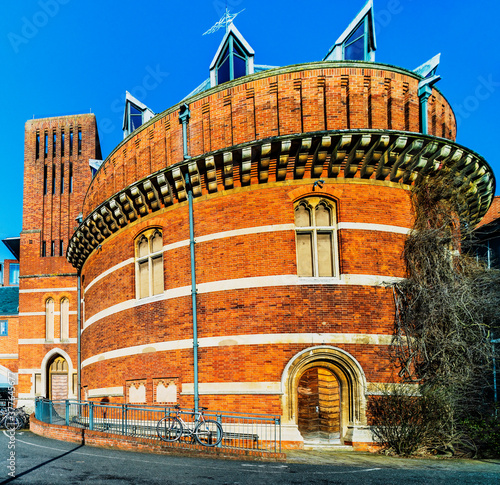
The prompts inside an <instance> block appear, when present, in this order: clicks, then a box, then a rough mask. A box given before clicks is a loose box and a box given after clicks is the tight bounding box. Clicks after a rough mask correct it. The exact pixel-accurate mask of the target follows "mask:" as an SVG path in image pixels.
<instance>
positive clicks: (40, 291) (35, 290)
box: [19, 287, 78, 293]
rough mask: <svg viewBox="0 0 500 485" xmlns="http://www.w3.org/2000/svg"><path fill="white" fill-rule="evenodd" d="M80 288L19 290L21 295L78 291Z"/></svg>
mask: <svg viewBox="0 0 500 485" xmlns="http://www.w3.org/2000/svg"><path fill="white" fill-rule="evenodd" d="M77 290H78V288H76V287H75V288H32V289H29V290H19V293H54V292H57V291H77Z"/></svg>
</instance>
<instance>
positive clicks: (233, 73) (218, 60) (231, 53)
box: [210, 24, 255, 87]
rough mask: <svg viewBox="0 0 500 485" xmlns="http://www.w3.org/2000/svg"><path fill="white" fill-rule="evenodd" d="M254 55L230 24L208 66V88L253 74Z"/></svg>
mask: <svg viewBox="0 0 500 485" xmlns="http://www.w3.org/2000/svg"><path fill="white" fill-rule="evenodd" d="M254 55H255V52H254V50H253V49H252V48H251V47H250V45H249V44H248V42H247V41H246V40H245V38H244V37H243V36H242V35H241V34H240V32H239V31H238V29H237V28H236V27H235V26H234V24H230V25H229V26H228V29H227V32H226V35H225V36H224V38H223V39H222V42H221V43H220V45H219V48H218V49H217V52H216V53H215V56H214V58H213V60H212V63H211V64H210V86H211V87H214V86H217V85H218V84H222V83H225V82H228V81H232V80H233V79H238V78H239V77H243V76H246V75H247V74H253V72H254V63H253V59H254Z"/></svg>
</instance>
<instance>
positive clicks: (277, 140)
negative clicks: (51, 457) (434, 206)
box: [68, 29, 494, 447]
mask: <svg viewBox="0 0 500 485" xmlns="http://www.w3.org/2000/svg"><path fill="white" fill-rule="evenodd" d="M235 31H236V29H229V33H228V34H226V37H227V38H230V37H231V33H233V34H234V32H235ZM236 32H237V31H236ZM237 34H239V33H237ZM234 35H235V37H234V39H236V40H234V39H233V41H234V45H237V46H239V48H240V50H242V51H243V50H244V49H243V48H244V47H245V45H244V44H243V42H242V41H241V40H240V44H238V43H237V41H238V39H239V38H238V35H236V34H234ZM226 37H225V39H226ZM226 41H227V39H226ZM221 45H222V44H221ZM232 45H233V44H231V46H232ZM234 49H235V50H234V52H235V54H234V55H235V56H236V55H237V54H236V53H237V52H239V51H238V50H237V48H234ZM346 49H347V48H346ZM220 51H223V49H220ZM346 52H347V50H346ZM250 54H251V51H250V50H249V49H247V51H246V57H245V56H243V57H245V60H246V61H247V62H249V59H250V57H251V56H250ZM252 62H253V61H252ZM233 64H234V65H233ZM233 64H232V65H231V69H234V73H233V77H231V76H230V74H231V72H232V71H231V72H230V74H229V76H230V79H229V80H228V81H227V82H222V83H221V82H217V79H218V78H217V76H219V81H220V80H223V81H224V80H225V79H224V76H225V75H226V73H225V71H223V69H225V67H224V64H223V60H222V61H220V62H219V61H217V60H214V63H213V66H212V68H213V69H215V74H214V76H212V81H211V84H212V87H209V88H208V89H205V90H200V92H195V93H194V94H193V95H192V96H190V97H188V98H186V99H185V100H183V101H182V102H181V103H180V104H178V105H176V106H173V107H172V108H170V109H168V110H166V111H164V112H163V113H161V114H160V115H157V116H154V117H152V118H151V119H150V120H149V121H147V122H145V123H143V124H142V126H140V127H139V128H138V129H136V130H135V131H132V132H131V134H130V135H128V137H127V138H125V139H124V140H123V142H122V143H121V144H120V145H118V146H117V147H116V148H115V149H114V150H113V152H112V153H111V154H110V155H109V157H108V158H107V159H106V160H105V161H104V163H103V164H102V166H101V167H100V169H99V171H98V172H97V174H96V175H95V177H94V179H93V181H92V183H91V184H90V187H89V190H88V192H87V195H86V198H85V202H84V209H83V218H84V219H83V222H82V224H81V225H80V227H79V228H78V230H77V231H76V233H75V234H74V236H73V239H72V241H71V244H70V247H69V250H68V259H69V260H70V262H71V263H72V264H73V265H74V266H75V267H76V268H77V269H78V270H79V272H80V274H81V279H82V297H83V299H84V312H83V321H82V334H81V346H82V369H81V384H82V389H83V390H82V397H86V398H87V399H94V398H95V399H101V398H102V397H103V396H107V397H110V398H111V399H112V400H114V401H118V402H131V403H147V404H160V403H161V404H166V405H168V404H173V403H179V404H181V405H182V406H192V405H193V399H194V398H199V402H200V404H202V405H203V406H208V407H209V408H210V409H225V410H237V411H245V412H254V413H273V414H278V415H281V416H282V422H283V440H284V442H285V443H288V444H289V446H300V445H301V443H303V442H304V440H308V439H317V438H318V437H319V438H323V439H324V440H327V441H328V442H330V443H353V444H355V445H357V446H359V447H361V446H362V443H366V442H370V441H372V438H371V433H369V427H368V425H367V416H366V403H367V401H368V400H369V399H370V396H372V395H374V394H376V393H377V386H378V385H380V384H382V383H392V382H397V381H396V376H395V375H394V369H393V368H392V367H391V364H390V361H389V359H388V355H387V350H388V345H389V344H390V342H391V335H392V332H393V315H394V304H393V297H392V290H391V289H390V288H388V287H387V285H388V284H390V283H391V282H392V281H394V280H395V279H397V278H403V277H404V276H405V274H404V266H403V263H402V260H401V253H402V249H403V244H404V240H405V235H406V234H407V233H408V231H409V229H410V227H411V224H412V214H411V205H410V198H409V193H410V192H409V191H410V187H411V185H412V184H414V183H415V182H416V181H418V177H419V176H420V175H422V174H426V173H431V172H432V171H437V170H440V169H442V168H443V167H450V168H451V169H453V170H455V171H456V174H457V177H458V178H460V179H461V180H462V181H463V183H464V184H468V185H470V187H471V190H470V198H469V210H470V213H471V215H472V217H473V219H475V220H479V219H480V218H481V217H482V215H484V213H485V212H486V210H487V209H488V207H489V204H490V202H491V197H492V190H493V188H494V179H493V175H492V172H491V169H490V168H489V166H488V165H487V163H486V162H485V161H484V160H483V159H482V158H481V157H479V156H478V155H477V154H475V153H474V152H472V151H470V150H468V149H466V148H464V147H462V146H460V145H458V144H456V143H455V141H454V140H455V134H456V125H455V117H454V114H453V111H452V110H451V108H450V105H449V103H448V102H447V101H446V99H445V98H444V97H443V95H442V94H441V93H440V92H439V91H438V90H437V89H436V88H434V87H432V85H431V86H430V87H429V86H428V89H427V92H428V95H427V97H426V98H425V99H423V97H422V96H421V93H420V92H419V91H421V87H422V85H423V84H425V82H424V83H423V81H425V79H424V77H423V76H422V75H419V74H417V73H415V72H412V71H407V70H404V69H400V68H396V67H393V66H388V65H382V64H376V63H374V62H368V61H351V60H346V59H341V60H326V61H322V62H316V63H310V64H303V65H295V66H289V67H283V68H275V69H267V70H260V71H259V70H258V69H257V68H256V67H257V66H253V64H252V66H251V68H252V69H253V70H252V72H253V73H250V74H247V75H243V76H240V77H237V76H236V75H235V73H236V68H237V66H238V64H237V59H236V57H235V60H234V63H233ZM217 69H219V71H217ZM228 69H229V68H228ZM228 72H229V71H228ZM247 72H248V65H247ZM214 78H215V81H214ZM422 110H425V113H423V112H422ZM423 122H424V123H425V126H424V127H423V128H422V123H423ZM191 197H192V201H193V203H192V210H190V202H189V199H190V198H191ZM190 212H192V214H191V215H192V218H191V222H190ZM190 229H192V230H193V233H194V244H192V243H191V241H190ZM193 261H194V262H193ZM192 262H193V264H192ZM193 272H194V273H193ZM193 275H194V277H195V285H194V286H193V285H192V282H193V279H192V277H193ZM193 293H194V296H193ZM194 299H195V304H194V306H193V301H194ZM193 320H195V322H196V326H197V335H195V334H194V333H193V332H194V330H193ZM194 336H195V337H196V338H194ZM193 339H194V340H193ZM196 381H197V382H196Z"/></svg>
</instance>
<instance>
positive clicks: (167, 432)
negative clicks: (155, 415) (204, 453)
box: [156, 416, 182, 442]
mask: <svg viewBox="0 0 500 485" xmlns="http://www.w3.org/2000/svg"><path fill="white" fill-rule="evenodd" d="M156 433H157V434H158V437H159V438H160V439H161V440H163V441H169V442H172V441H177V440H178V439H179V438H180V437H181V436H182V423H181V422H180V421H179V420H178V419H177V418H171V417H170V416H165V417H164V418H161V419H160V421H158V423H157V425H156Z"/></svg>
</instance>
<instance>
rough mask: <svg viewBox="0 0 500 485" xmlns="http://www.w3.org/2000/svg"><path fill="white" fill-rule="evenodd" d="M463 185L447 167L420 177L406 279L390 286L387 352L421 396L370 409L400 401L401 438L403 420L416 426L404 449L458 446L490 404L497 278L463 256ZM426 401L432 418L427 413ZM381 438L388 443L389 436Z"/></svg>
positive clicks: (468, 229)
mask: <svg viewBox="0 0 500 485" xmlns="http://www.w3.org/2000/svg"><path fill="white" fill-rule="evenodd" d="M465 190H470V187H468V186H466V185H464V184H462V185H461V186H458V185H457V183H456V180H455V178H454V174H453V172H452V171H446V170H444V169H443V170H441V171H440V173H439V174H438V175H434V176H427V177H426V178H424V179H422V180H420V181H419V183H417V184H416V185H415V187H414V188H413V191H412V203H413V211H414V218H415V219H414V225H413V228H412V231H411V232H410V234H409V236H408V238H407V240H406V242H405V247H404V254H403V258H404V261H405V265H406V275H407V277H406V279H405V280H403V281H400V282H397V283H395V284H394V285H393V291H394V298H395V304H396V316H395V332H394V337H393V342H392V346H391V350H392V355H393V357H394V360H395V362H396V363H397V366H398V368H399V376H400V378H401V380H402V381H403V382H407V383H418V384H419V385H420V389H421V398H420V399H416V400H410V401H408V400H406V401H405V397H404V396H403V395H399V394H397V393H396V394H395V395H394V396H391V395H387V396H384V397H383V399H381V400H379V403H378V404H377V406H376V408H374V412H376V413H378V415H379V416H384V415H385V414H387V416H388V417H390V414H391V413H390V412H389V409H390V408H391V407H392V408H394V407H395V406H396V405H400V408H398V412H399V413H400V417H398V418H393V419H394V420H395V424H394V426H395V427H396V429H397V430H398V431H397V432H398V433H400V435H399V438H398V439H400V440H402V438H403V435H401V433H402V432H403V430H404V429H406V425H403V420H404V419H408V420H409V423H412V426H413V427H414V428H415V430H414V429H413V428H411V427H410V428H408V430H407V432H406V434H405V435H404V436H405V441H406V443H405V444H404V445H402V444H400V445H398V447H397V449H399V450H400V451H398V452H401V453H402V454H408V453H409V452H410V451H409V450H417V449H419V448H420V447H422V446H424V447H427V448H435V449H448V450H453V449H455V447H456V446H457V445H458V446H463V445H464V443H468V442H469V441H470V440H469V439H468V436H467V430H466V427H464V426H462V424H461V423H463V422H464V420H465V419H466V418H468V417H470V416H471V415H481V413H484V412H486V413H487V412H489V411H488V407H489V406H490V405H491V404H492V403H491V396H489V394H488V393H489V392H490V391H491V345H490V332H491V329H492V328H498V319H499V312H498V308H499V307H500V284H499V283H500V277H499V272H498V271H495V270H487V269H486V267H485V265H484V264H483V263H482V262H481V261H479V260H478V259H477V258H476V257H474V256H473V255H468V249H469V247H470V243H471V241H472V237H473V232H472V229H473V227H472V226H471V221H470V219H469V212H468V207H467V205H466V204H465V200H466V199H465V197H464V195H465ZM393 398H394V399H395V401H394V400H393ZM375 402H376V401H375ZM431 402H432V403H434V405H435V406H437V408H438V409H439V413H438V415H435V414H431V415H429V414H428V409H427V406H428V403H431ZM383 406H386V407H388V410H386V411H384V409H382V407H383ZM405 406H407V410H406V411H405V409H404V408H405ZM490 407H491V406H490ZM393 412H394V413H395V412H396V409H395V408H394V409H393ZM376 413H375V415H376ZM419 413H420V416H419V417H418V414H419ZM424 418H425V419H424ZM427 418H429V421H426V419H427ZM430 418H432V419H430ZM384 419H385V418H384ZM380 422H382V421H380ZM398 423H399V424H398ZM377 426H378V427H379V431H375V433H376V434H377V433H379V434H381V433H380V426H383V427H384V426H386V425H381V424H380V423H378V424H376V426H375V429H376V430H377ZM416 428H419V431H418V433H417V431H416ZM410 431H411V432H410ZM384 432H385V433H386V431H384ZM381 439H382V438H381ZM383 441H385V442H389V441H388V438H387V436H386V437H385V438H384V439H383ZM391 442H392V441H391ZM412 442H413V443H412ZM394 446H395V445H393V444H391V447H394ZM412 452H414V451H412Z"/></svg>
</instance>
